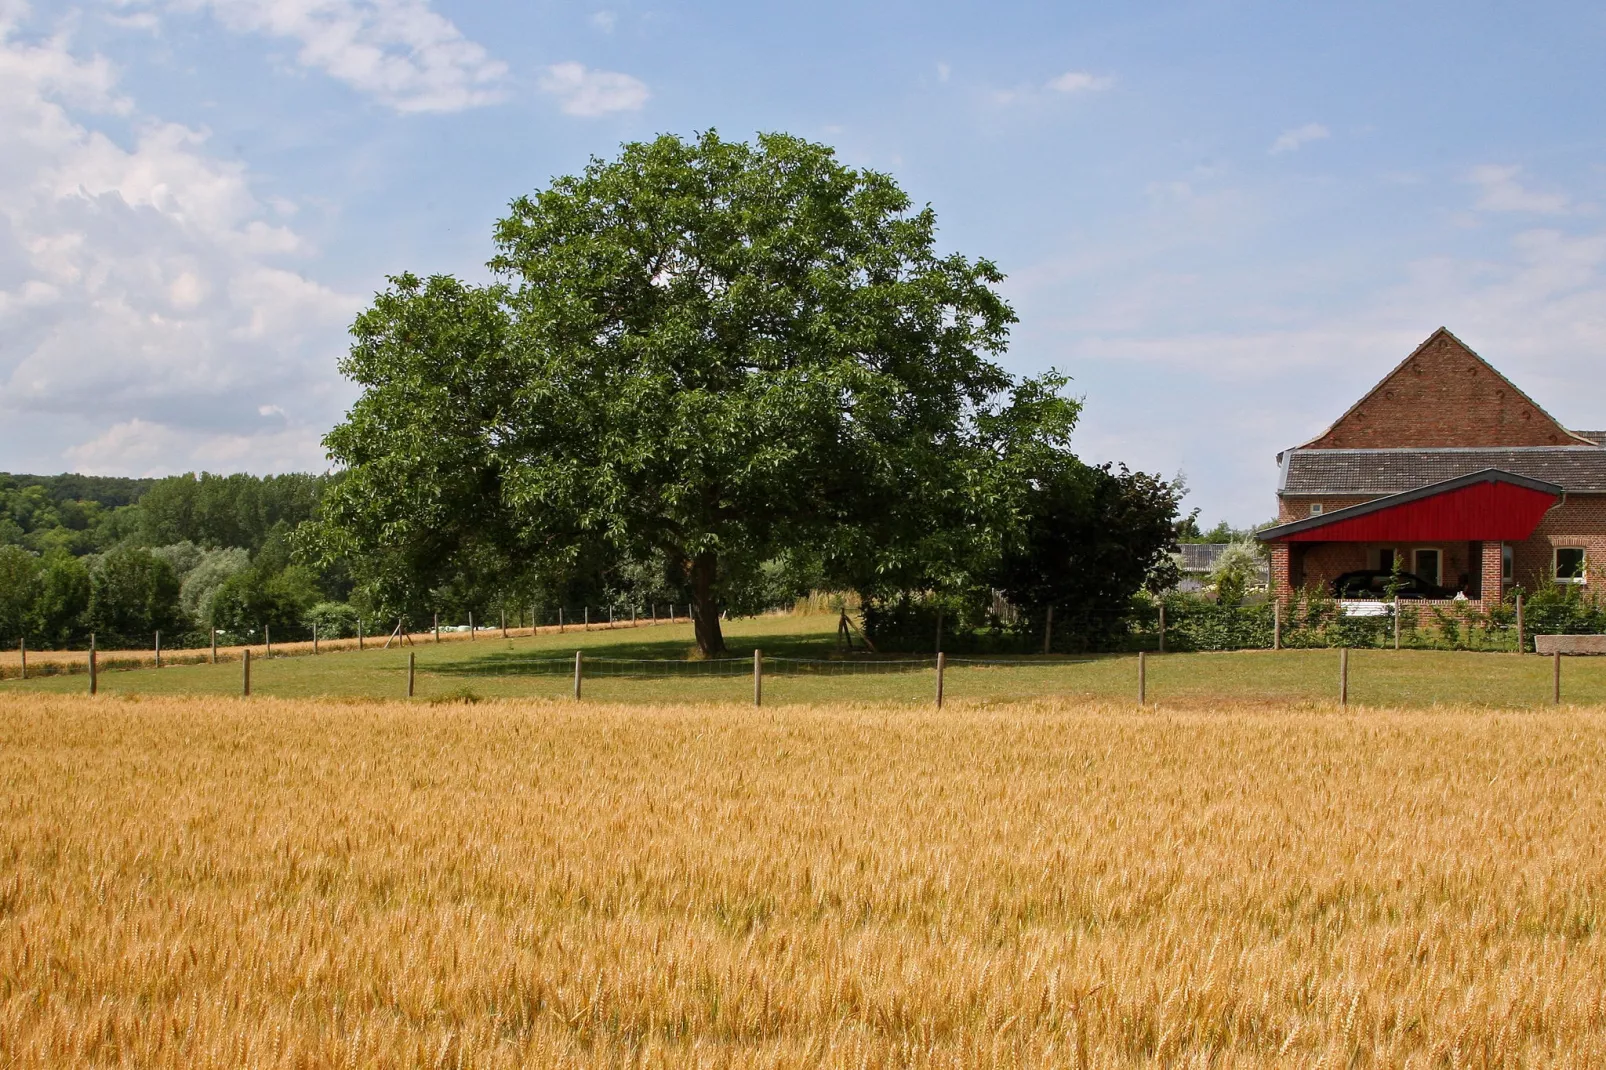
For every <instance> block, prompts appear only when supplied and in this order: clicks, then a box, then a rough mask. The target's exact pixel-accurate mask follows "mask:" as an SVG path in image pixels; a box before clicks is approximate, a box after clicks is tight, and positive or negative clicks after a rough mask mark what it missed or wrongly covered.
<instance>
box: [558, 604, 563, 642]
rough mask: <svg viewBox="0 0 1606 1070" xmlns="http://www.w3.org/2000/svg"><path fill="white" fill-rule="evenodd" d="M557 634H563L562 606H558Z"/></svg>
mask: <svg viewBox="0 0 1606 1070" xmlns="http://www.w3.org/2000/svg"><path fill="white" fill-rule="evenodd" d="M558 634H559V635H562V634H563V607H562V606H559V607H558Z"/></svg>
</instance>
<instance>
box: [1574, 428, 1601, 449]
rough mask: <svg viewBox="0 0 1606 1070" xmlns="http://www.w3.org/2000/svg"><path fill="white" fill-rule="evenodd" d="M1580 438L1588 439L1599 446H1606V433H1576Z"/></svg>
mask: <svg viewBox="0 0 1606 1070" xmlns="http://www.w3.org/2000/svg"><path fill="white" fill-rule="evenodd" d="M1572 433H1573V434H1575V435H1577V436H1578V437H1579V438H1587V439H1589V441H1591V442H1593V443H1594V444H1595V445H1597V446H1606V431H1574V432H1572Z"/></svg>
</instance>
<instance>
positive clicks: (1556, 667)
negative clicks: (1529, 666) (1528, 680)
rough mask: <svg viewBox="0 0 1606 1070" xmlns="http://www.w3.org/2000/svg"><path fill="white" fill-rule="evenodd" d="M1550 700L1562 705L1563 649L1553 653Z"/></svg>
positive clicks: (1554, 703)
mask: <svg viewBox="0 0 1606 1070" xmlns="http://www.w3.org/2000/svg"><path fill="white" fill-rule="evenodd" d="M1550 701H1551V703H1552V704H1553V705H1556V706H1560V705H1561V651H1559V650H1558V651H1556V652H1555V653H1554V654H1552V655H1551V688H1550Z"/></svg>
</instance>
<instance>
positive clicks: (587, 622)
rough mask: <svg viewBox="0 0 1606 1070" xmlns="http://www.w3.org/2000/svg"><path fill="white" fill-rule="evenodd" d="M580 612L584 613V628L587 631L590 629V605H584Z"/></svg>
mask: <svg viewBox="0 0 1606 1070" xmlns="http://www.w3.org/2000/svg"><path fill="white" fill-rule="evenodd" d="M581 612H582V613H583V614H584V615H585V630H586V631H588V632H589V631H590V630H591V607H590V606H584V607H582V609H581Z"/></svg>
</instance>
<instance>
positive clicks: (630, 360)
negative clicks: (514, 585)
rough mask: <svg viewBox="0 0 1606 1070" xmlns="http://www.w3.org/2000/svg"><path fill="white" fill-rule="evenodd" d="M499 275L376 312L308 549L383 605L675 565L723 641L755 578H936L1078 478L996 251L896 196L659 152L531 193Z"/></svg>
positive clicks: (355, 352)
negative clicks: (952, 247)
mask: <svg viewBox="0 0 1606 1070" xmlns="http://www.w3.org/2000/svg"><path fill="white" fill-rule="evenodd" d="M495 238H496V248H497V252H496V255H495V257H494V258H493V259H492V261H491V266H492V267H493V269H494V270H495V271H496V272H497V275H498V281H497V282H496V283H494V284H493V285H489V286H483V287H478V286H471V285H468V284H465V283H463V282H460V281H458V280H456V279H453V278H449V277H443V276H436V277H432V278H429V279H427V280H426V279H420V278H418V277H416V276H413V275H400V276H397V277H395V278H393V279H392V286H391V287H390V289H389V290H387V291H386V292H384V293H382V294H380V295H379V296H378V297H377V298H376V300H375V302H374V304H373V306H372V307H371V308H370V309H369V310H367V311H366V312H364V313H363V314H362V315H361V316H360V317H359V318H358V320H357V322H356V324H355V326H354V328H353V334H354V338H355V340H354V344H353V346H352V348H351V352H350V354H349V356H348V357H347V358H346V360H345V361H344V363H343V365H342V368H343V370H344V372H345V373H346V374H347V375H348V376H350V377H351V378H352V379H353V380H355V381H356V382H357V383H358V384H359V385H360V386H361V387H362V394H361V397H360V398H359V400H358V401H357V403H356V404H355V405H354V407H353V408H352V410H351V412H350V413H349V414H348V416H347V418H346V420H345V421H344V422H343V423H341V424H340V425H339V426H338V427H336V428H335V429H334V430H333V431H332V432H331V433H330V434H329V436H328V437H327V439H326V440H325V441H326V445H327V447H328V449H329V451H330V454H331V456H332V457H333V458H334V459H335V460H336V461H337V462H339V463H340V464H341V465H343V466H344V467H345V469H346V473H345V478H344V479H342V480H341V481H340V482H339V483H338V484H337V485H336V486H334V487H332V488H331V489H330V491H329V492H328V494H327V497H326V498H325V503H324V513H323V519H322V522H321V524H320V526H319V527H318V529H317V531H316V536H315V538H314V540H313V545H315V546H316V547H317V548H318V549H319V550H320V552H322V553H323V554H324V555H326V557H328V556H338V555H348V556H350V557H351V558H353V559H354V560H358V561H360V562H362V564H361V565H360V566H359V568H360V569H361V571H362V575H361V578H362V579H363V580H364V581H365V582H366V583H367V584H368V585H369V586H370V587H371V588H372V589H373V590H374V591H376V592H377V593H378V594H379V595H380V596H381V597H383V598H384V599H386V600H387V601H388V602H389V604H391V605H393V606H396V607H398V608H406V607H414V606H416V607H419V608H422V606H423V603H424V602H426V601H428V599H429V598H430V597H431V594H430V592H431V590H432V589H434V588H437V587H439V586H440V585H442V584H444V583H447V582H449V581H451V580H452V579H453V578H454V577H461V576H463V575H484V576H487V577H498V576H499V577H503V578H508V577H512V576H515V575H517V574H520V573H523V572H528V571H530V570H536V571H545V572H548V573H560V572H562V571H563V570H564V569H567V568H572V567H574V566H575V565H576V563H577V562H579V561H581V560H583V559H586V558H587V557H588V556H591V557H595V556H597V555H602V556H622V557H626V558H632V559H644V558H646V557H649V556H651V555H655V554H656V555H661V556H662V558H663V559H664V560H665V561H667V562H668V564H669V567H671V568H673V569H677V570H679V571H680V572H681V573H682V574H683V575H684V577H685V579H686V581H687V582H688V584H689V587H690V590H691V594H692V597H693V601H694V605H695V618H696V630H697V639H698V644H699V646H700V647H701V648H702V650H704V651H705V652H706V653H710V654H712V653H718V652H719V651H721V650H722V649H723V637H722V635H721V632H720V627H719V611H720V606H721V597H722V585H723V584H724V583H725V582H726V581H727V578H728V577H729V575H730V572H731V569H730V563H731V562H732V561H733V560H741V561H746V562H754V561H764V560H769V559H771V558H774V557H776V556H779V555H784V554H786V553H788V552H792V551H799V550H802V551H806V552H808V553H810V554H812V555H817V556H818V558H819V560H820V561H821V562H822V563H823V568H824V569H825V572H826V574H827V575H829V576H831V577H832V578H833V579H835V580H837V581H838V582H841V583H842V584H843V585H846V586H857V587H861V588H862V587H866V586H874V585H876V584H904V585H909V584H914V585H922V584H926V585H930V584H940V583H942V582H944V581H945V579H946V578H947V577H949V576H951V575H954V574H958V573H962V572H965V571H967V570H969V569H971V568H973V567H974V564H975V562H976V561H977V560H979V559H982V558H986V559H989V560H990V559H992V558H993V557H996V555H997V554H998V553H999V552H1000V550H1001V547H1002V539H1003V536H1004V533H1005V531H1006V530H1007V529H1008V528H1009V526H1010V525H1011V524H1012V523H1013V522H1014V521H1015V519H1016V517H1017V515H1018V513H1019V510H1020V509H1021V508H1022V507H1023V505H1024V489H1025V485H1026V483H1025V477H1027V476H1028V475H1029V474H1030V472H1031V471H1033V470H1034V468H1036V467H1040V466H1041V465H1042V464H1043V463H1044V461H1045V459H1049V458H1054V457H1062V456H1063V457H1068V456H1069V452H1068V441H1067V440H1068V436H1069V433H1070V430H1071V428H1072V426H1074V423H1075V419H1076V413H1077V403H1076V402H1075V401H1073V400H1071V399H1068V398H1065V397H1063V396H1062V393H1061V387H1062V386H1063V384H1064V380H1063V379H1062V378H1060V377H1058V376H1048V377H1045V378H1044V379H1042V380H1027V381H1024V382H1022V381H1017V380H1015V379H1014V378H1013V377H1012V376H1010V375H1009V374H1008V373H1007V372H1005V371H1004V370H1003V369H1002V368H1001V367H1000V366H999V365H998V364H997V363H996V362H995V359H994V358H996V357H997V356H998V355H999V354H1000V353H1002V352H1003V350H1004V347H1005V344H1006V341H1007V337H1008V329H1009V325H1010V324H1011V323H1013V322H1014V319H1015V317H1014V314H1013V312H1012V311H1011V309H1010V308H1009V306H1008V304H1007V303H1005V301H1004V300H1003V299H1002V298H1001V297H1000V296H999V295H998V293H997V292H996V290H995V289H994V287H995V286H996V285H997V283H998V282H999V281H1001V278H1002V276H1001V275H1000V273H999V271H998V269H997V268H996V267H995V266H994V265H993V264H992V263H991V262H989V261H987V260H985V259H974V260H973V259H968V258H966V257H964V256H962V255H959V254H957V253H947V254H943V253H939V252H938V250H937V246H936V217H935V214H934V213H933V211H932V210H931V209H930V208H929V207H926V208H922V209H915V208H913V206H912V205H911V202H910V200H909V198H908V196H907V195H906V194H905V193H904V192H903V191H902V190H901V189H899V187H898V185H897V184H896V182H894V181H893V179H892V178H890V177H889V176H887V175H884V174H881V173H878V172H875V171H870V170H860V169H854V168H850V167H847V166H845V165H843V164H842V163H841V162H839V161H838V160H837V159H836V158H835V156H834V154H833V153H832V151H831V150H830V149H828V148H826V147H824V146H821V145H816V144H812V143H809V142H807V141H803V140H800V139H797V138H793V137H789V136H784V135H778V134H772V135H763V136H760V137H759V138H758V139H757V141H756V143H754V144H748V143H741V142H727V141H724V140H721V139H720V138H719V137H718V136H717V135H716V134H714V133H708V134H704V135H702V136H700V137H699V138H697V139H695V140H692V141H685V140H681V139H679V138H676V137H672V136H663V137H660V138H658V139H656V140H654V141H651V142H647V143H637V144H630V145H626V146H625V147H624V149H623V151H622V152H621V153H620V155H619V156H618V157H617V158H616V159H614V160H611V161H603V160H593V161H592V163H591V165H590V166H589V167H587V168H586V169H585V171H584V172H583V173H582V174H580V175H578V176H570V177H564V178H560V179H558V180H556V181H554V182H553V183H552V184H551V186H550V187H549V188H547V189H545V190H541V191H539V192H536V193H534V194H532V195H530V196H526V197H521V198H519V199H518V200H516V201H514V202H513V204H512V206H511V210H510V212H509V214H508V215H507V217H506V218H504V219H503V220H501V222H500V223H499V224H498V225H497V227H496V232H495Z"/></svg>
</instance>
